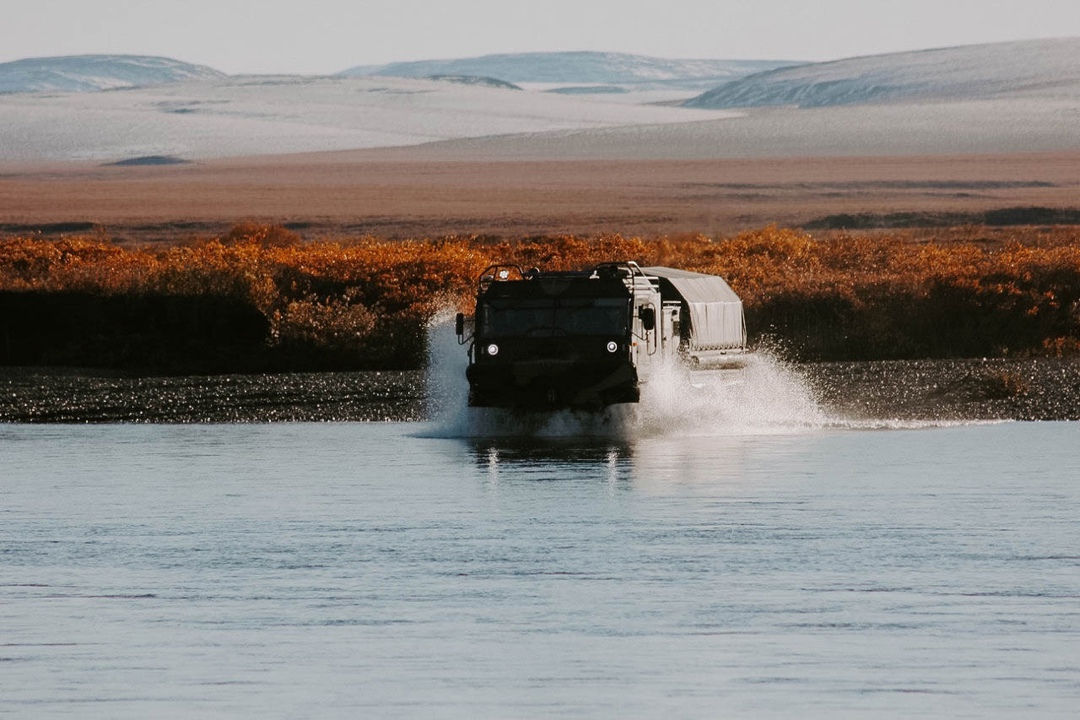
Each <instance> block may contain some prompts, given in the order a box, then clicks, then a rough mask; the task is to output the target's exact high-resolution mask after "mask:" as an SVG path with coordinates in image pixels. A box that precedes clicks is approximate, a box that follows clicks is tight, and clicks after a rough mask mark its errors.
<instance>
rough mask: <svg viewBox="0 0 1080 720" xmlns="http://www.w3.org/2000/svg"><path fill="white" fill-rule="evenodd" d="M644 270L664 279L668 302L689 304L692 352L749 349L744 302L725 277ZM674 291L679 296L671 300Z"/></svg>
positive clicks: (655, 268)
mask: <svg viewBox="0 0 1080 720" xmlns="http://www.w3.org/2000/svg"><path fill="white" fill-rule="evenodd" d="M642 271H643V272H644V273H645V274H646V275H654V276H656V277H658V278H660V292H661V296H662V297H663V299H664V300H665V301H667V300H681V301H683V302H684V303H685V304H686V307H687V309H688V311H689V313H690V348H689V349H690V350H692V351H693V350H741V349H743V348H744V347H745V346H746V323H745V321H744V318H743V305H742V300H741V299H739V296H738V295H736V294H735V291H734V290H732V289H731V286H730V285H728V284H727V282H726V281H725V280H724V278H722V277H720V276H719V275H706V274H704V273H697V272H690V271H688V270H676V269H675V268H668V267H647V268H642ZM665 281H666V282H665ZM668 285H670V287H668ZM672 290H674V292H675V293H677V295H678V297H669V295H670V293H671V291H672Z"/></svg>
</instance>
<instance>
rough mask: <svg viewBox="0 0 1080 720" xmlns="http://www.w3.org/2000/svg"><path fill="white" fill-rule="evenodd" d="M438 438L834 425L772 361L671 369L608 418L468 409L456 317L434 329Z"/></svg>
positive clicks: (431, 369)
mask: <svg viewBox="0 0 1080 720" xmlns="http://www.w3.org/2000/svg"><path fill="white" fill-rule="evenodd" d="M428 348H429V350H428V352H429V358H428V397H429V401H428V402H429V416H430V417H431V419H432V434H434V435H437V436H440V437H473V438H484V437H536V438H561V437H603V438H611V439H618V440H630V439H633V438H635V437H650V436H652V437H655V436H663V435H670V434H675V433H678V434H681V435H705V436H708V435H761V434H776V433H793V432H804V431H807V430H814V429H820V428H823V427H826V426H828V425H829V424H830V420H829V418H828V417H827V415H826V413H825V412H824V411H823V410H822V409H821V408H820V406H819V404H818V402H817V400H816V398H815V397H814V394H813V392H812V391H811V390H810V389H809V387H808V386H807V384H806V382H805V381H804V380H803V379H802V378H800V377H799V376H798V375H797V374H796V373H795V372H794V371H792V370H791V369H790V368H787V367H786V366H785V365H784V364H782V363H781V362H779V361H777V360H776V359H774V358H772V357H771V356H769V355H768V354H764V353H754V354H749V355H747V356H746V358H745V362H744V363H743V366H742V367H740V368H739V369H736V370H702V371H699V370H690V369H688V368H687V367H685V366H684V365H682V364H681V363H670V364H669V365H667V366H666V367H664V368H663V369H661V370H660V371H659V372H657V373H654V374H653V376H652V377H651V378H650V379H649V382H648V383H645V384H643V385H642V393H641V402H640V403H638V404H637V405H616V406H612V407H610V408H608V409H607V410H605V411H603V412H600V413H586V412H573V411H569V410H566V411H560V412H554V413H552V412H543V413H541V412H536V413H519V412H511V411H507V410H499V409H493V408H470V407H468V382H467V381H466V379H465V368H466V367H467V366H468V355H467V346H462V345H459V344H458V340H457V336H456V335H455V334H454V324H453V311H444V312H441V313H439V314H438V315H437V316H436V318H435V319H434V320H433V321H432V322H431V324H430V326H429V329H428Z"/></svg>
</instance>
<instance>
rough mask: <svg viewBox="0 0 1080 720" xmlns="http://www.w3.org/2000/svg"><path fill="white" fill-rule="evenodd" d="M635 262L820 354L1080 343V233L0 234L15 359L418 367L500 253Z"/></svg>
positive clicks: (888, 354) (275, 230) (999, 351)
mask: <svg viewBox="0 0 1080 720" xmlns="http://www.w3.org/2000/svg"><path fill="white" fill-rule="evenodd" d="M987 238H990V240H992V241H987ZM618 259H632V260H636V261H637V262H639V263H641V264H642V265H669V266H673V267H679V268H684V269H687V270H696V271H699V272H706V273H716V274H719V275H722V276H724V277H725V278H726V279H727V280H728V281H729V282H730V284H731V285H732V287H733V288H734V289H735V290H736V292H738V293H739V294H740V295H741V296H742V297H743V299H744V302H745V306H746V313H747V323H748V326H749V329H750V332H751V339H752V340H754V341H756V340H760V339H761V338H763V337H766V336H768V337H771V338H773V339H774V340H775V341H776V342H778V343H779V344H780V346H781V347H784V348H786V349H787V350H788V352H789V353H790V354H791V355H792V356H793V357H794V358H797V359H802V360H830V359H854V360H859V359H887V358H923V357H984V356H1005V355H1013V356H1015V355H1024V356H1028V355H1065V354H1076V353H1078V351H1080V228H1077V227H1068V228H1057V229H1052V230H1047V229H1038V228H1025V229H1019V230H1017V229H1009V230H1008V231H988V230H986V229H981V228H953V229H945V230H941V231H940V232H937V233H936V234H934V233H931V234H929V235H923V236H916V235H913V234H912V233H910V232H903V233H899V232H898V233H891V234H849V233H832V234H829V235H826V236H823V237H814V236H811V235H810V234H807V233H806V232H803V231H800V230H792V229H784V228H777V227H767V228H764V229H761V230H756V231H752V232H745V233H742V234H739V235H736V236H734V237H730V238H723V239H715V240H714V239H710V238H707V237H704V236H701V235H687V236H679V237H666V238H660V239H651V240H643V239H640V238H624V237H621V236H619V235H605V236H601V237H595V238H581V237H572V236H561V237H543V238H528V239H520V240H514V241H506V240H503V241H491V240H485V239H483V238H447V239H442V240H417V241H386V240H380V239H377V238H370V237H365V238H351V239H343V240H339V241H320V242H304V241H302V240H301V238H300V237H299V236H297V235H296V234H295V233H293V232H291V231H289V230H287V229H285V228H282V227H279V226H267V225H256V224H250V223H249V224H243V225H238V226H236V227H235V228H233V230H232V231H231V232H229V233H228V234H226V235H225V236H223V237H220V238H215V239H212V240H201V241H193V242H191V243H188V244H184V245H176V246H170V247H161V246H152V245H144V246H138V247H133V248H126V247H119V246H117V245H115V244H113V243H112V242H110V241H109V240H108V239H107V238H102V237H70V238H65V239H60V240H45V239H39V238H34V237H10V238H6V239H0V363H2V364H7V365H34V364H44V365H72V366H82V367H112V368H121V369H130V370H137V371H152V372H191V371H198V372H244V371H263V370H327V369H365V368H366V369H375V368H381V369H393V368H415V367H419V366H421V365H422V364H423V362H424V358H425V336H426V327H427V325H428V323H429V322H430V321H431V319H432V318H433V317H434V316H435V315H436V313H437V312H438V311H439V310H440V309H442V308H447V307H451V308H456V309H460V310H466V311H467V310H468V308H469V304H470V299H471V296H472V293H473V292H474V287H475V282H476V279H477V276H478V275H479V274H480V273H481V271H482V270H483V269H484V268H485V267H487V266H488V265H489V264H491V263H493V262H507V263H518V264H520V265H522V266H524V267H531V266H537V267H540V268H542V269H545V270H566V269H577V268H583V267H588V266H591V265H594V264H596V263H599V262H604V261H609V260H618Z"/></svg>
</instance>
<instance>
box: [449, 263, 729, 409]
mask: <svg viewBox="0 0 1080 720" xmlns="http://www.w3.org/2000/svg"><path fill="white" fill-rule="evenodd" d="M649 270H654V269H653V268H649ZM656 270H667V269H665V268H657V269H656ZM671 272H682V271H671ZM692 275H694V276H696V277H712V276H704V275H698V274H692ZM715 279H716V280H719V281H720V282H721V283H723V280H721V279H720V278H715ZM665 286H667V287H669V290H670V288H672V287H673V286H671V284H670V283H665ZM724 287H726V284H725V285H724ZM729 291H730V290H729ZM668 294H669V295H670V296H671V298H672V299H671V300H668V301H665V298H664V297H663V296H662V294H661V281H660V279H659V277H658V276H656V275H654V274H652V273H648V274H647V273H646V272H645V271H643V270H642V269H641V268H640V267H638V266H637V264H636V263H632V262H618V263H607V264H602V265H598V266H596V267H595V268H593V269H592V270H587V271H581V272H550V273H541V272H540V271H539V270H536V269H532V270H529V271H523V270H522V269H521V268H520V267H518V266H516V265H493V266H491V267H489V268H488V269H487V270H485V271H484V273H483V274H482V275H481V277H480V281H479V284H478V289H477V294H476V312H475V315H474V317H473V331H472V335H471V337H468V338H467V337H466V336H465V318H464V316H463V315H461V314H459V315H458V318H457V328H456V330H457V334H458V339H459V342H461V343H462V344H464V343H469V367H468V369H467V370H466V377H467V379H468V381H469V405H470V406H473V407H499V408H512V409H519V410H560V409H572V410H599V409H602V408H604V407H607V406H609V405H616V404H620V403H636V402H638V401H639V399H640V397H641V384H642V383H643V382H644V381H645V380H646V378H647V376H648V375H649V373H650V371H651V369H652V368H653V366H654V365H655V364H656V363H658V362H662V361H664V360H665V358H668V357H672V356H674V355H675V354H677V353H679V352H681V351H685V350H686V349H687V348H689V347H690V346H691V345H690V343H691V341H692V332H691V329H690V328H689V326H688V325H686V326H684V325H683V324H681V323H680V318H681V317H682V315H683V312H684V305H685V302H684V301H683V299H682V297H681V296H679V295H678V292H677V291H670V292H669V293H668ZM738 311H739V318H740V321H741V317H742V306H741V303H739V307H738Z"/></svg>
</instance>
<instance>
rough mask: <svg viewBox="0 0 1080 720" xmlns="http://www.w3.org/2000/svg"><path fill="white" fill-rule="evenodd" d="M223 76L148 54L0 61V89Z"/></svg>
mask: <svg viewBox="0 0 1080 720" xmlns="http://www.w3.org/2000/svg"><path fill="white" fill-rule="evenodd" d="M223 77H226V76H225V74H224V73H221V72H218V71H217V70H214V69H213V68H209V67H206V66H205V65H193V64H191V63H186V62H181V61H180V60H173V59H171V58H164V57H154V56H148V55H69V56H65V57H46V58H27V59H25V60H15V61H14V62H7V63H0V93H27V92H92V91H96V90H112V89H116V88H127V87H142V86H147V85H160V84H162V83H169V82H178V81H181V80H197V79H210V78H223Z"/></svg>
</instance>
